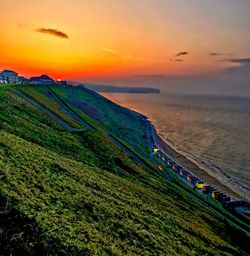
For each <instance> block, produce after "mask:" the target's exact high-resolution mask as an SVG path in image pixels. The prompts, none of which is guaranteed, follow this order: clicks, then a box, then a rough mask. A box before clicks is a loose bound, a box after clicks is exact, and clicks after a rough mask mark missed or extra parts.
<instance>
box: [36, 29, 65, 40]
mask: <svg viewBox="0 0 250 256" xmlns="http://www.w3.org/2000/svg"><path fill="white" fill-rule="evenodd" d="M35 31H36V32H39V33H43V34H49V35H52V36H57V37H60V38H65V39H68V38H69V37H68V35H67V34H65V33H64V32H62V31H60V30H57V29H53V28H37V29H35Z"/></svg>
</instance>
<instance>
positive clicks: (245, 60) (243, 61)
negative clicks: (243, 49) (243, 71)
mask: <svg viewBox="0 0 250 256" xmlns="http://www.w3.org/2000/svg"><path fill="white" fill-rule="evenodd" d="M224 61H227V62H232V63H239V64H242V65H250V58H234V59H225V60H224Z"/></svg>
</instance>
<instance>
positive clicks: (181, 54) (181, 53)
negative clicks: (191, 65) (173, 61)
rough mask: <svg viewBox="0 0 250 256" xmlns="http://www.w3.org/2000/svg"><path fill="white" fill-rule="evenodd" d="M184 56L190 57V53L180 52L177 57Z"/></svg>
mask: <svg viewBox="0 0 250 256" xmlns="http://www.w3.org/2000/svg"><path fill="white" fill-rule="evenodd" d="M183 55H188V52H178V53H177V54H176V55H175V57H179V56H183Z"/></svg>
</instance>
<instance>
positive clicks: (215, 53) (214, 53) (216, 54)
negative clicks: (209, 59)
mask: <svg viewBox="0 0 250 256" xmlns="http://www.w3.org/2000/svg"><path fill="white" fill-rule="evenodd" d="M208 55H210V56H221V55H223V53H218V52H211V53H209V54H208Z"/></svg>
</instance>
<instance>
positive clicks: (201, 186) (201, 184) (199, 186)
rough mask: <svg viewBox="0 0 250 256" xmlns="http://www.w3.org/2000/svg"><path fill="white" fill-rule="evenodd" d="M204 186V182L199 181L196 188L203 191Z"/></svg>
mask: <svg viewBox="0 0 250 256" xmlns="http://www.w3.org/2000/svg"><path fill="white" fill-rule="evenodd" d="M204 186H205V184H204V182H203V181H201V180H198V181H197V182H196V188H198V189H203V187H204Z"/></svg>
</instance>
